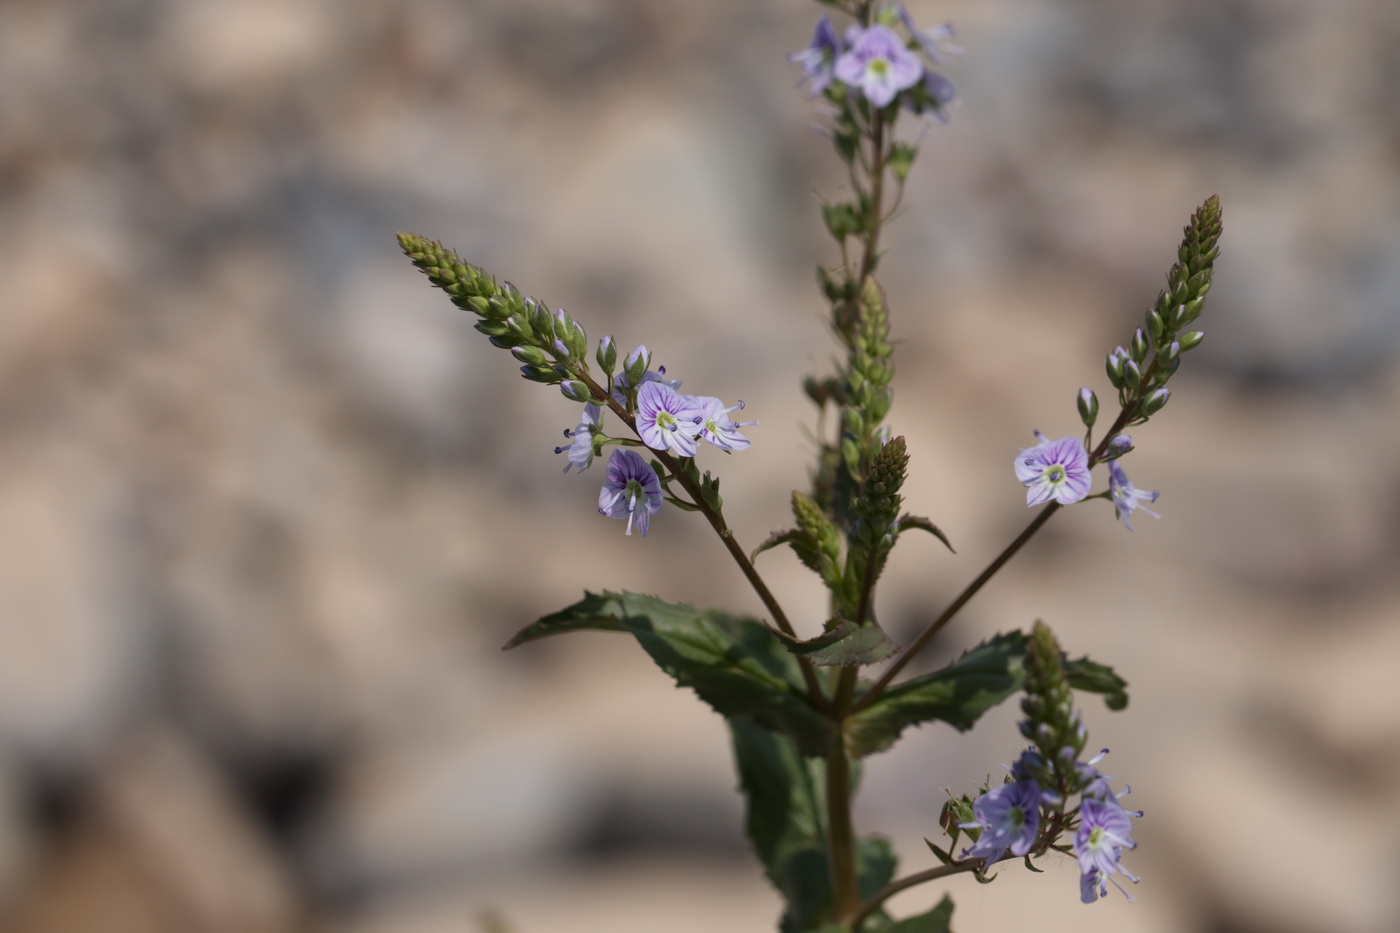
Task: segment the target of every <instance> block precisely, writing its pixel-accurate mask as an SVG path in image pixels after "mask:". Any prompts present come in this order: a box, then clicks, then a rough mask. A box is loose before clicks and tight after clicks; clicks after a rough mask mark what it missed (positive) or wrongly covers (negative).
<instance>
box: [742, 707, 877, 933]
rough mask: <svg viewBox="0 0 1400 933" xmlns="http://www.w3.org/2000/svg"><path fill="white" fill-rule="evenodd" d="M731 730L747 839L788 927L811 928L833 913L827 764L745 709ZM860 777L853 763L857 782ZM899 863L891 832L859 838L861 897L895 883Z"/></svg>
mask: <svg viewBox="0 0 1400 933" xmlns="http://www.w3.org/2000/svg"><path fill="white" fill-rule="evenodd" d="M729 730H730V735H731V736H732V737H733V741H734V758H735V761H736V764H737V766H738V771H739V782H740V787H741V789H742V790H743V792H744V796H745V798H746V800H747V804H748V812H747V816H746V820H745V828H746V829H747V831H748V835H749V840H750V841H751V842H752V843H753V847H754V851H755V852H756V853H757V854H758V857H759V859H760V860H761V861H762V862H763V866H764V873H765V874H766V875H767V876H768V880H770V881H771V882H772V883H773V886H774V887H775V888H777V889H778V892H779V893H780V894H781V895H782V896H783V900H784V901H785V902H786V903H787V912H786V913H785V914H784V916H783V923H782V930H783V933H811V931H814V930H817V929H819V928H821V927H822V925H823V924H827V923H830V921H831V919H832V917H831V886H830V884H831V883H830V878H829V876H828V874H827V863H826V765H825V763H824V762H822V761H817V760H812V759H809V758H804V757H803V756H802V755H801V754H800V753H799V752H798V750H797V747H796V745H794V743H793V742H792V740H791V739H789V738H787V737H786V736H783V735H779V734H777V733H774V732H770V731H768V730H766V729H764V728H762V727H761V726H759V725H758V724H757V723H755V722H754V721H753V720H752V719H751V718H749V717H747V716H736V717H732V718H731V719H730V720H729ZM858 781H859V773H858V769H856V768H855V767H854V765H853V773H852V776H851V783H852V790H854V788H855V785H856V784H857V783H858ZM894 870H895V855H894V850H893V848H892V847H891V846H890V843H889V841H888V840H887V839H884V838H883V837H880V836H867V837H866V838H864V839H861V840H859V841H858V842H857V843H856V871H857V874H858V879H859V885H860V892H861V896H862V897H870V896H871V895H872V894H874V893H875V892H876V891H878V890H879V889H880V888H883V887H884V886H885V885H887V884H889V883H890V880H891V879H892V878H893V877H894ZM838 929H839V928H838Z"/></svg>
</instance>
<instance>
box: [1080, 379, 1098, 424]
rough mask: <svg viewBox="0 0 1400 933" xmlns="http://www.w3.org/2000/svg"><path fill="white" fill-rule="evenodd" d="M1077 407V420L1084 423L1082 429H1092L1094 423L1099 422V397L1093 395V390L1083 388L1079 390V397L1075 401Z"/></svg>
mask: <svg viewBox="0 0 1400 933" xmlns="http://www.w3.org/2000/svg"><path fill="white" fill-rule="evenodd" d="M1076 401H1077V402H1078V405H1079V420H1080V421H1082V422H1084V427H1086V428H1092V427H1093V426H1094V422H1095V421H1097V420H1099V397H1098V396H1097V395H1095V394H1094V390H1093V389H1090V388H1087V387H1086V388H1083V389H1080V390H1079V397H1078V399H1077V400H1076Z"/></svg>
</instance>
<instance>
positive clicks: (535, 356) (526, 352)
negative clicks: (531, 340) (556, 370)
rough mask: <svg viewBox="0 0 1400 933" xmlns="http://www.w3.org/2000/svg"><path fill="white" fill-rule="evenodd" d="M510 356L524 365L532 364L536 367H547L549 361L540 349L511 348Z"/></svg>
mask: <svg viewBox="0 0 1400 933" xmlns="http://www.w3.org/2000/svg"><path fill="white" fill-rule="evenodd" d="M510 355H511V356H513V357H515V358H516V359H517V360H519V361H520V362H522V363H530V364H531V365H534V366H541V367H542V366H546V365H548V363H549V360H548V359H547V358H546V357H545V355H544V351H543V350H541V349H539V348H538V347H521V346H514V347H511V348H510Z"/></svg>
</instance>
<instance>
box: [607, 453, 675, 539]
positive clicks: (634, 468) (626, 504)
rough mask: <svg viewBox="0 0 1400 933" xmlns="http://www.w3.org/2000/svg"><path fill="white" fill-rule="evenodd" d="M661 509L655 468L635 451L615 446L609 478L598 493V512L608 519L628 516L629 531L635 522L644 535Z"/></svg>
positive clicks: (659, 485)
mask: <svg viewBox="0 0 1400 933" xmlns="http://www.w3.org/2000/svg"><path fill="white" fill-rule="evenodd" d="M659 511H661V480H660V478H658V477H657V475H656V471H655V470H653V469H652V468H651V466H650V465H649V464H648V463H647V462H646V461H645V460H643V459H642V458H641V456H640V455H639V454H638V453H637V452H636V451H633V450H626V449H624V448H621V447H619V448H615V449H614V450H613V452H612V456H611V457H609V458H608V474H607V479H605V480H604V481H603V490H602V492H600V493H598V512H599V513H600V514H602V515H606V516H608V517H609V518H624V517H625V518H626V519H627V533H628V534H629V535H630V534H631V533H632V525H633V524H636V526H637V530H638V531H640V532H641V533H642V537H643V538H645V537H646V536H647V524H648V522H650V521H651V517H652V516H653V515H655V514H656V513H657V512H659Z"/></svg>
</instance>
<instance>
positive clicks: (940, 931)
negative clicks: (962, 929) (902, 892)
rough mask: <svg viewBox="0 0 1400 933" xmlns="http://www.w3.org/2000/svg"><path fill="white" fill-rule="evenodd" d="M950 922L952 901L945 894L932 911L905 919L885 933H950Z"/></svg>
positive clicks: (951, 918)
mask: <svg viewBox="0 0 1400 933" xmlns="http://www.w3.org/2000/svg"><path fill="white" fill-rule="evenodd" d="M952 920H953V899H952V898H951V897H949V896H948V895H946V894H945V895H943V900H941V901H939V902H938V903H937V904H936V905H934V907H933V909H932V910H929V911H926V912H925V913H922V914H919V915H918V916H915V917H905V918H904V919H903V920H900V921H899V922H897V923H895V924H894V925H893V926H891V927H890V928H889V930H888V931H887V933H951V931H952V927H950V926H949V924H950V923H951V922H952Z"/></svg>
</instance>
